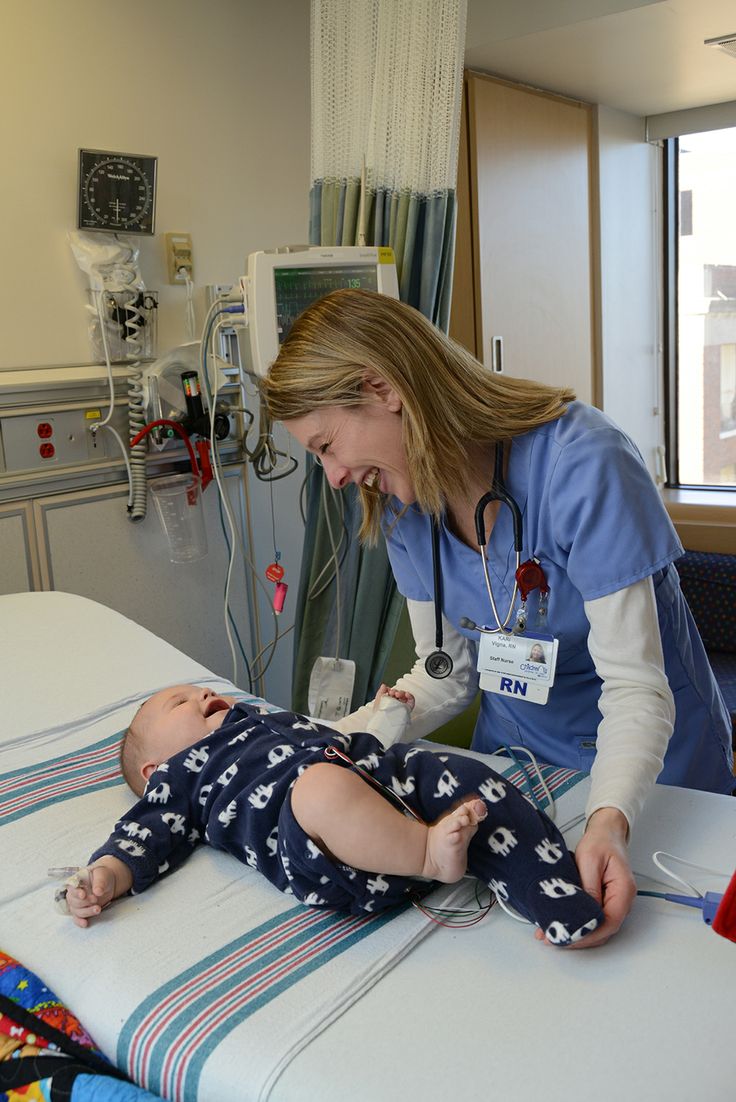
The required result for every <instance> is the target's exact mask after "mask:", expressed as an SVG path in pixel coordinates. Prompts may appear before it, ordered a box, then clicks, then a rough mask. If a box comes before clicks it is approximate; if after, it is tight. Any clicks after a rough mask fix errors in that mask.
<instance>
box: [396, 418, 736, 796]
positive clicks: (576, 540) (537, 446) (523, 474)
mask: <svg viewBox="0 0 736 1102" xmlns="http://www.w3.org/2000/svg"><path fill="white" fill-rule="evenodd" d="M506 485H507V488H508V490H509V492H510V493H511V495H512V496H513V497H514V498H515V499H516V501H517V503H518V505H519V508H520V509H521V511H522V515H523V522H524V532H523V538H524V546H523V550H522V555H521V561H522V562H523V561H524V560H525V559H528V558H532V557H535V558H537V559H539V561H540V563H541V565H542V568H543V570H544V572H545V575H546V577H547V582H548V584H549V587H550V595H549V611H548V616H547V629H546V630H548V631H549V632H550V633H551V634H553V635H555V636H556V637H557V638H558V639H559V651H558V657H557V672H556V676H555V683H554V685H553V687H552V689H551V690H550V694H549V699H548V701H547V703H546V704H545V705H540V704H533V703H531V702H529V701H526V700H520V699H518V698H515V697H506V696H501V695H497V694H495V693H488V692H483V693H482V700H481V708H480V713H479V716H478V722H477V725H476V728H475V733H474V735H473V743H472V745H473V749H474V750H483V751H487V752H490V751H493V750H496V749H497V748H498V747H499V746H501V745H502V744H504V743H506V744H512V745H522V746H526V747H528V748H529V749H530V750H532V751H533V752H534V753H535V754H536V755H538V756H539V757H540V758H541V759H542V760H544V761H547V762H552V763H554V764H558V765H564V766H568V767H570V768H573V769H583V770H586V771H588V770H589V769H590V767H591V765H592V763H593V758H594V756H595V748H596V732H597V729H598V724H599V723H600V720H601V714H600V711H599V709H598V700H599V697H600V692H601V681H600V678H599V677H598V675H597V674H596V672H595V668H594V666H593V661H592V659H591V657H590V654H589V653H588V647H587V638H588V633H589V630H590V625H589V623H588V619H587V617H586V615H585V610H584V607H583V601H590V600H594V599H595V598H596V597H603V596H605V595H606V594H608V593H615V592H616V591H617V590H619V589H623V588H625V587H626V586H629V585H632V584H633V583H634V582H638V581H640V580H641V579H642V578H646V577H648V576H649V575H652V578H653V581H654V589H655V593H656V598H657V610H658V615H659V626H660V632H661V635H662V649H663V653H664V664H665V671H666V673H667V677H668V679H669V683H670V687H671V689H672V692H673V694H674V698H675V706H676V720H675V729H674V734H673V736H672V740H671V742H670V744H669V747H668V750H667V755H666V757H665V764H664V769H663V771H662V773H661V775H660V777H659V780H660V781H662V782H664V783H665V784H678V785H683V786H685V787H688V788H701V789H704V790H706V791H713V792H730V791H731V790H732V788H733V785H734V777H733V775H732V772H731V769H732V755H731V723H730V719H729V716H728V713H727V712H726V707H725V704H724V703H723V699H722V698H721V696H720V693H719V691H718V687H717V685H716V682H715V679H714V677H713V674H712V672H711V669H710V666H709V665H708V660H707V658H706V655H705V651H704V649H703V644H702V642H701V639H700V636H699V635H698V631H697V629H696V627H695V624H694V622H693V618H692V615H691V613H690V610H689V609H688V607H687V605H686V603H685V599H684V597H683V596H682V592H681V590H680V582H679V577H678V575H677V571H676V569H675V568H674V567H673V566H672V565H671V564H672V562H673V560H674V559H677V558H678V557H679V556H680V555H682V553H683V549H682V545H681V544H680V541H679V539H678V538H677V535H676V533H675V530H674V528H673V527H672V524H671V522H670V519H669V517H668V515H667V512H666V510H665V508H664V505H663V504H662V501H661V498H660V496H659V493H658V491H657V488H656V486H655V485H654V483H653V481H652V479H651V478H650V476H649V473H648V471H647V469H646V467H645V465H644V462H643V460H642V458H641V456H640V454H639V452H638V451H637V449H636V447H635V445H634V444H633V443H632V441H631V440H629V438H628V437H627V436H626V435H625V434H624V433H623V432H622V431H621V430H620V429H619V428H617V427H616V426H615V425H614V424H613V422H612V421H610V420H609V418H608V417H606V416H605V414H603V413H601V412H600V411H599V410H597V409H594V408H593V407H591V406H586V405H584V404H583V403H581V402H573V403H571V404H570V406H569V407H568V410H567V413H566V414H565V415H564V416H563V417H560V418H559V419H558V420H556V421H552V422H550V423H549V424H547V425H544V426H542V427H541V428H539V429H535V430H533V431H532V432H529V433H525V434H524V435H522V436H517V437H514V439H513V441H512V444H511V449H510V452H509V463H508V473H507V476H506ZM399 504H400V503H399ZM391 520H393V514H391V516H388V514H387V523H386V526H385V530H386V532H387V547H388V554H389V559H390V561H391V566H392V568H393V572H394V576H395V578H396V584H397V586H398V588H399V591H400V592H401V593H402V594H403V595H404V596H405V597H408V598H410V599H412V600H415V601H432V600H433V599H434V588H433V583H432V544H431V530H430V519H429V518H428V517H427V516H425V515H423V514H422V513H421V512H420V511H419V509H418V508H417V507H416V506H411V507H410V508H409V509H408V510H407V511H406V513H405V514H404V515H403V516H402V517H401V518H400V520H398V521H397V522H396V523H395V524H394V525H393V527H391ZM440 562H441V570H442V611H443V613H444V615H445V617H446V618H447V620H449V622H450V623H451V624H452V625H453V626H454V627H455V628H456V630H457V631H459V632H460V633H461V634H463V635H465V636H466V637H467V638H469V639H472V640H474V641H475V642H476V643H477V641H478V639H479V633H478V632H477V631H476V632H473V631H468V630H467V629H465V628H462V627H460V620H461V618H462V617H467V618H468V619H470V620H473V621H474V622H475V623H478V624H487V625H488V626H495V624H494V623H493V613H492V611H491V608H490V604H489V601H488V594H487V591H486V587H485V582H484V580H483V567H482V563H481V561H480V557H479V552H478V551H477V550H473V549H472V548H470V547H468V546H467V545H466V544H464V543H462V541H461V540H459V539H457V537H456V536H454V535H453V533H452V532H451V531H450V530H449V529H448V528H447V526H446V525H445V523H444V522H443V523H442V526H441V532H440ZM488 563H489V573H490V578H491V584H492V586H493V593H494V597H495V600H496V607H497V608H498V611H499V615H500V616H501V617H504V616H505V614H506V610H507V608H508V604H509V601H510V599H511V593H512V590H513V584H514V571H515V568H516V558H515V553H514V547H513V528H512V518H511V512H510V510H509V509H507V508H506V507H505V506H501V508H500V510H499V513H498V516H497V519H496V522H495V524H494V526H493V530H492V533H491V538H490V541H489V545H488ZM516 603H517V607H518V605H519V603H520V598H519V597H518V596H517V602H516ZM537 604H538V591H537V592H535V593H532V595H531V596H530V598H529V601H528V609H529V612H530V616H529V625H528V626H529V630H533V628H534V622H533V621H534V618H535V610H536V609H537ZM513 622H514V617H513V616H512V620H511V621H510V623H511V624H513ZM635 630H636V625H632V631H635Z"/></svg>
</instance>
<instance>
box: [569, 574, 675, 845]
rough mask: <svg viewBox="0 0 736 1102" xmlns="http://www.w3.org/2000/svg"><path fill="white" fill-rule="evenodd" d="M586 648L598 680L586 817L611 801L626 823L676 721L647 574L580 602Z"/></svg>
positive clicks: (656, 770)
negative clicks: (595, 741) (598, 715)
mask: <svg viewBox="0 0 736 1102" xmlns="http://www.w3.org/2000/svg"><path fill="white" fill-rule="evenodd" d="M585 614H586V616H587V617H588V622H589V623H590V634H589V635H588V650H589V651H590V655H591V658H592V659H593V663H594V665H595V669H596V673H597V674H598V676H599V677H600V679H601V681H602V682H603V685H602V689H601V695H600V700H599V702H598V707H599V709H600V712H601V715H602V717H603V718H602V719H601V721H600V723H599V724H598V744H597V749H596V756H595V761H594V763H593V768H592V770H591V785H590V795H589V797H588V802H587V805H586V808H585V813H586V816H588V817H590V816H591V815H592V814H593V812H594V811H597V810H598V809H599V808H601V807H617V808H618V809H619V811H622V812H623V814H624V815H625V816H626V818H627V819H628V822H629V827H631V826H633V823H634V820H635V819H636V817H637V815H638V814H639V812H640V811H641V809H642V807H643V805H644V801H645V800H646V798H647V796H648V794H649V792H650V790H651V788H652V786H653V785H654V783H655V781H656V780H657V777H658V776H659V774H660V772H661V770H662V763H663V760H664V755H665V751H666V750H667V744H668V743H669V740H670V737H671V735H672V731H673V728H674V723H675V702H674V698H673V696H672V690H671V689H670V686H669V682H668V681H667V676H666V674H665V672H664V658H663V655H662V639H661V636H660V633H659V622H658V619H657V601H656V597H655V595H654V583H653V582H652V579H651V578H643V579H642V580H641V581H640V582H636V583H635V584H634V585H630V586H627V587H626V589H620V590H618V591H617V592H616V593H610V594H608V596H606V597H598V598H597V599H596V600H595V601H586V602H585Z"/></svg>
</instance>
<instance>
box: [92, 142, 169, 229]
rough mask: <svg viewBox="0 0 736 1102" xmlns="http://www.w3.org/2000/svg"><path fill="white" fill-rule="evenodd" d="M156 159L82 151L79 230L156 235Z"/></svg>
mask: <svg viewBox="0 0 736 1102" xmlns="http://www.w3.org/2000/svg"><path fill="white" fill-rule="evenodd" d="M155 210H156V157H145V156H140V155H138V154H135V153H105V152H104V151H103V150H100V149H80V150H79V206H78V216H77V228H78V229H80V230H104V231H106V232H107V233H150V234H152V233H153V226H154V215H155Z"/></svg>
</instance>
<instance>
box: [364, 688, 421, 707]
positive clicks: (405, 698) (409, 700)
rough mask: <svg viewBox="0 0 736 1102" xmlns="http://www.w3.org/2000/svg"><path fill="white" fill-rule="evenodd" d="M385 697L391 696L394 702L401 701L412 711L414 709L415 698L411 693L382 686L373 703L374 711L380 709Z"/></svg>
mask: <svg viewBox="0 0 736 1102" xmlns="http://www.w3.org/2000/svg"><path fill="white" fill-rule="evenodd" d="M384 696H391V697H393V699H394V700H399V701H401V703H402V704H405V705H406V707H407V708H408V709H409V711H411V710H412V709H413V707H414V697H413V696H412V694H411V693H407V692H405V691H404V690H403V689H390V688H389V687H388V685H381V687H380V689H379V690H378V692H377V693H376V699H375V700H374V701H373V708H374V710H375V709H376V708H378V706H379V704H380V702H381V699H382V698H383V697H384Z"/></svg>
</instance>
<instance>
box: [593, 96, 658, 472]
mask: <svg viewBox="0 0 736 1102" xmlns="http://www.w3.org/2000/svg"><path fill="white" fill-rule="evenodd" d="M596 110H597V119H598V143H599V144H598V155H599V173H600V265H601V323H602V361H603V408H604V410H605V412H606V413H608V414H609V415H610V416H611V417H612V418H613V419H614V421H616V422H617V423H618V424H619V425H620V426H621V427H622V428H623V429H625V430H626V432H628V434H629V435H630V436H631V437H632V438H633V440H634V441H635V442H636V444H637V445H638V447H639V449H640V450H641V452H642V455H643V456H644V458H645V460H646V463H647V466H648V467H649V470H650V472H651V473H652V474H653V475H656V474H657V466H658V457H657V447H658V445H660V444H661V443H662V442H663V438H664V430H663V423H664V409H663V395H662V388H661V383H660V378H661V371H660V352H659V345H660V343H661V303H660V288H661V280H662V274H661V256H660V253H659V250H660V248H661V240H660V234H659V228H658V227H659V223H660V222H661V202H662V200H661V174H660V155H661V152H660V150H659V148H658V147H657V146H654V145H650V144H648V143H647V142H646V141H645V131H644V126H645V123H644V119H642V118H638V117H636V116H634V115H629V114H626V113H625V112H623V111H615V110H612V109H611V108H608V107H598V108H597V109H596Z"/></svg>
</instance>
